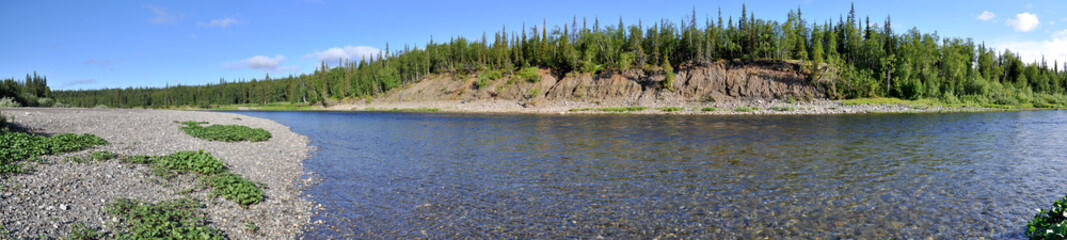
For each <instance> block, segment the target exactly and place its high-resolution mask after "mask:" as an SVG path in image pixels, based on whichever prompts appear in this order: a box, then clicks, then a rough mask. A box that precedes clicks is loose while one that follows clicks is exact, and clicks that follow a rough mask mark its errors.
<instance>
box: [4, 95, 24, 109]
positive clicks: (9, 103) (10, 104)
mask: <svg viewBox="0 0 1067 240" xmlns="http://www.w3.org/2000/svg"><path fill="white" fill-rule="evenodd" d="M21 106H22V104H19V102H18V101H15V98H12V97H6V98H2V99H0V107H5V108H17V107H21Z"/></svg>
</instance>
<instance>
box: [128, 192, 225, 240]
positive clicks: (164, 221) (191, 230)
mask: <svg viewBox="0 0 1067 240" xmlns="http://www.w3.org/2000/svg"><path fill="white" fill-rule="evenodd" d="M198 208H200V203H199V202H197V201H196V200H193V199H189V198H180V199H173V200H167V201H162V202H159V203H147V202H142V201H138V200H131V199H118V200H116V201H114V202H112V203H111V204H108V209H107V211H108V213H109V214H112V215H115V216H117V217H118V218H119V219H121V220H120V222H119V223H118V224H116V230H115V238H116V239H212V240H214V239H225V238H224V237H223V236H222V233H221V232H220V231H219V230H218V229H214V228H212V227H209V226H207V220H206V219H205V218H204V214H203V213H202V212H200V211H198V210H197V209H198Z"/></svg>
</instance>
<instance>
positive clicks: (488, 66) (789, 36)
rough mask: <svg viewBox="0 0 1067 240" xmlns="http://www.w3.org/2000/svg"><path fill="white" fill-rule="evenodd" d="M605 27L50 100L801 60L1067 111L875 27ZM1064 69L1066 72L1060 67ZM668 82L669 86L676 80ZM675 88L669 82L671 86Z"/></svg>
mask: <svg viewBox="0 0 1067 240" xmlns="http://www.w3.org/2000/svg"><path fill="white" fill-rule="evenodd" d="M696 15H697V14H696V9H694V10H693V14H692V15H691V16H688V17H686V18H684V20H683V21H680V22H677V23H675V22H670V21H667V20H662V21H659V22H656V23H652V24H647V23H643V22H638V23H637V24H635V25H625V24H624V23H623V21H622V20H621V19H620V20H619V22H618V23H617V24H603V25H602V24H601V22H600V20H599V19H593V20H592V21H591V22H590V21H587V20H586V19H584V18H583V19H578V18H574V19H573V21H572V22H571V24H570V25H569V26H568V25H563V26H555V27H552V28H551V29H548V28H546V27H545V24H544V23H542V25H541V26H526V25H525V24H524V25H523V26H522V28H521V29H520V31H517V32H509V31H508V30H507V28H506V27H504V28H502V29H501V30H500V31H499V32H496V33H494V34H493V35H491V36H490V35H486V34H483V35H482V37H481V38H480V39H476V40H469V39H466V38H463V37H458V38H453V39H450V40H449V41H447V42H436V41H434V40H433V39H432V38H431V41H430V42H429V43H428V44H426V46H425V47H424V48H417V47H416V48H410V47H407V46H405V47H404V49H402V50H397V51H390V50H389V47H388V45H387V47H386V51H385V53H384V55H378V56H376V57H374V58H371V59H361V60H360V61H359V62H352V61H348V60H344V61H342V60H338V64H337V66H335V67H332V68H331V67H329V66H327V64H326V63H325V62H324V63H323V64H322V66H321V67H320V68H319V69H317V70H316V71H315V72H313V73H310V74H301V75H299V76H292V75H290V76H286V77H282V78H275V79H271V78H270V76H267V77H265V78H264V79H259V80H257V79H252V80H251V81H243V80H242V81H236V82H226V81H225V80H220V82H219V83H218V84H208V85H203V86H173V87H165V88H126V89H103V90H79V91H57V92H56V93H54V94H55V96H56V98H57V99H59V100H60V101H62V102H66V103H70V104H73V105H76V106H83V107H89V106H94V105H97V104H106V105H108V106H114V107H167V106H187V105H199V106H209V105H227V104H246V103H270V102H291V103H315V102H321V101H324V100H328V99H342V98H360V97H371V96H375V95H378V94H381V93H383V92H385V91H388V90H390V89H393V88H396V87H398V86H400V85H401V84H403V83H407V82H413V81H418V80H419V79H421V78H422V77H425V76H428V75H431V74H441V73H450V74H455V75H458V76H469V74H476V73H479V72H481V71H485V70H494V72H495V71H500V72H503V73H504V74H505V75H508V74H511V73H514V72H515V71H517V70H519V69H522V68H527V67H539V68H547V69H551V70H552V72H554V73H556V74H560V75H566V74H571V73H599V72H603V71H613V72H618V71H628V70H631V69H632V70H637V71H650V72H663V71H664V70H667V71H673V69H679V67H681V66H682V65H685V66H699V65H702V64H706V63H710V62H713V61H718V60H739V61H754V60H799V61H801V62H803V64H804V65H805V66H807V68H808V71H810V73H811V76H812V84H821V85H825V86H826V88H827V89H829V91H830V92H829V95H830V96H832V97H833V98H859V97H898V98H904V99H919V98H936V99H940V100H942V101H945V102H949V103H954V102H960V101H967V102H975V103H981V104H1001V105H1020V104H1026V103H1032V104H1034V105H1036V106H1039V107H1040V106H1042V105H1043V104H1045V105H1047V104H1052V105H1063V104H1067V97H1064V96H1065V93H1067V74H1065V73H1064V72H1063V71H1061V70H1060V69H1059V66H1058V65H1059V63H1057V62H1053V63H1052V64H1051V65H1049V64H1048V63H1047V62H1045V61H1044V60H1042V61H1041V62H1038V63H1026V62H1023V61H1022V60H1021V59H1020V58H1019V56H1018V55H1016V54H1015V53H1012V52H1009V51H1003V52H997V50H995V49H992V48H989V47H987V46H985V44H984V43H975V42H973V41H972V40H971V39H962V38H944V39H942V38H941V37H940V36H938V35H937V34H936V33H933V34H931V33H922V32H919V30H918V29H915V28H912V29H911V30H909V31H907V32H904V33H895V32H894V31H893V29H892V22H891V19H890V18H889V17H886V19H885V20H884V21H881V23H878V22H877V21H876V22H871V21H870V18H869V17H867V18H865V19H860V18H858V17H857V16H856V13H855V9H854V8H853V9H852V10H850V11H849V13H848V15H847V18H838V19H837V20H836V21H834V20H832V19H828V20H825V21H822V22H821V23H820V22H812V23H809V22H808V21H807V20H805V19H804V18H803V16H802V12H801V9H796V10H791V11H790V12H789V13H788V15H787V18H786V21H785V22H778V21H771V20H764V19H759V18H757V17H756V14H755V13H750V12H747V10H746V8H745V7H744V6H743V5H742V10H741V16H740V17H738V18H737V19H736V20H735V19H734V17H733V16H727V17H726V19H724V18H723V15H722V12H721V10H720V11H719V12H718V14H717V18H715V19H712V18H708V19H705V20H704V21H703V22H697V18H696V17H695V16H696ZM1064 69H1067V63H1064ZM666 75H668V76H671V75H672V73H667V74H666ZM669 80H670V78H669V77H668V81H669Z"/></svg>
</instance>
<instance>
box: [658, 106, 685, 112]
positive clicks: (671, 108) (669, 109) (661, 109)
mask: <svg viewBox="0 0 1067 240" xmlns="http://www.w3.org/2000/svg"><path fill="white" fill-rule="evenodd" d="M657 109H659V110H660V111H664V112H677V111H681V110H685V109H683V108H681V107H661V108H657Z"/></svg>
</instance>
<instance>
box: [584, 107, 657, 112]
mask: <svg viewBox="0 0 1067 240" xmlns="http://www.w3.org/2000/svg"><path fill="white" fill-rule="evenodd" d="M645 109H648V107H641V106H629V107H606V108H573V109H571V110H570V111H571V112H585V111H601V112H635V111H644V110H645Z"/></svg>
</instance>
